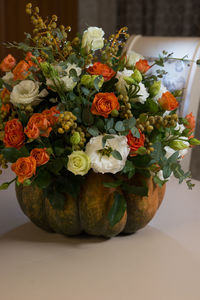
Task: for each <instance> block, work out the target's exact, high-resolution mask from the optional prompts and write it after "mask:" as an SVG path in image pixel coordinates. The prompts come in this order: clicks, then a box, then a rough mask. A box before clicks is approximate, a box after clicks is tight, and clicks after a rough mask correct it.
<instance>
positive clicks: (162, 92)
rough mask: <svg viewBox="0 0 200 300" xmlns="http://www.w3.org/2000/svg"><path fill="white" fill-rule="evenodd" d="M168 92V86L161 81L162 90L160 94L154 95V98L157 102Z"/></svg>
mask: <svg viewBox="0 0 200 300" xmlns="http://www.w3.org/2000/svg"><path fill="white" fill-rule="evenodd" d="M166 92H167V89H166V87H165V86H164V85H163V84H162V83H161V85H160V90H159V92H158V94H157V95H156V96H154V98H153V100H154V101H156V102H157V101H158V100H159V99H160V98H161V97H162V94H164V93H166Z"/></svg>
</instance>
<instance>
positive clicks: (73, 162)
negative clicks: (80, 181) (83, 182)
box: [67, 151, 91, 176]
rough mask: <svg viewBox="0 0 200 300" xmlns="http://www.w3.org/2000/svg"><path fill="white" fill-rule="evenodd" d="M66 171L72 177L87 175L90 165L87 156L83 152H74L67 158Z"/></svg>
mask: <svg viewBox="0 0 200 300" xmlns="http://www.w3.org/2000/svg"><path fill="white" fill-rule="evenodd" d="M68 159H69V160H68V164H67V169H68V170H69V171H70V172H72V173H73V174H74V175H82V176H83V175H85V174H87V173H88V171H89V169H90V166H91V163H90V158H89V156H88V155H87V154H86V153H85V152H83V151H74V152H72V153H71V154H70V155H69V156H68Z"/></svg>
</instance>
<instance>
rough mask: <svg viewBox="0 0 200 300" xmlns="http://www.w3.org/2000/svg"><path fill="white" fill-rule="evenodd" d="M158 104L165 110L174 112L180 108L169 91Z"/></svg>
mask: <svg viewBox="0 0 200 300" xmlns="http://www.w3.org/2000/svg"><path fill="white" fill-rule="evenodd" d="M158 102H159V104H160V106H161V107H162V108H163V109H164V110H174V109H176V108H177V107H178V106H179V104H178V101H177V100H176V98H175V97H174V96H173V95H172V94H171V93H170V92H169V91H167V92H165V93H163V94H162V97H161V98H160V99H159V100H158Z"/></svg>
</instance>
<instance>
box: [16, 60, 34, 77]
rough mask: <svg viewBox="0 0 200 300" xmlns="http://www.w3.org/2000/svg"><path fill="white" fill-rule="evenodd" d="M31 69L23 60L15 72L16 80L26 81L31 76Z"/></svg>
mask: <svg viewBox="0 0 200 300" xmlns="http://www.w3.org/2000/svg"><path fill="white" fill-rule="evenodd" d="M29 68H30V66H29V64H27V63H26V62H25V60H21V61H20V62H19V63H18V64H17V65H16V67H15V68H14V70H13V75H14V80H23V79H26V78H27V77H28V75H29V74H30V72H28V69H29Z"/></svg>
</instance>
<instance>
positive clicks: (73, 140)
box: [70, 131, 81, 145]
mask: <svg viewBox="0 0 200 300" xmlns="http://www.w3.org/2000/svg"><path fill="white" fill-rule="evenodd" d="M80 141H81V137H80V133H79V132H77V131H76V132H74V134H73V135H72V136H71V138H70V142H71V144H72V145H78V144H79V143H80Z"/></svg>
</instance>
